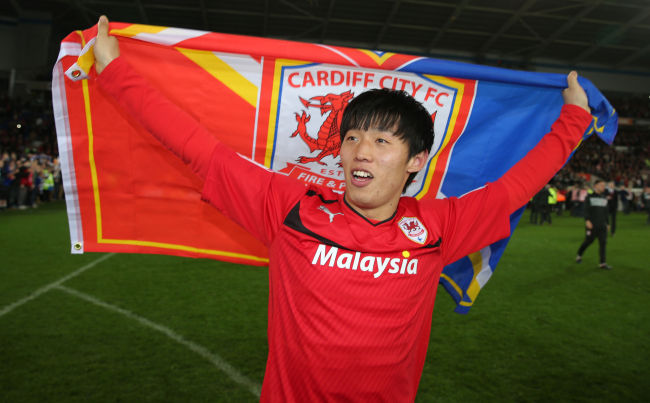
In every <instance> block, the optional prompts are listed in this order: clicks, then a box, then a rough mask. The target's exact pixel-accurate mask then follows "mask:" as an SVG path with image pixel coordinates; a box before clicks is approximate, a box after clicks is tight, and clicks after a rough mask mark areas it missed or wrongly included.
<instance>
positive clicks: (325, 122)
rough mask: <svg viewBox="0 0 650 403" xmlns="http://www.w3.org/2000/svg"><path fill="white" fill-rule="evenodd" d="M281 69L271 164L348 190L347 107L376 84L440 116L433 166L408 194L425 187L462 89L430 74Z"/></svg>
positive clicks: (330, 68)
mask: <svg viewBox="0 0 650 403" xmlns="http://www.w3.org/2000/svg"><path fill="white" fill-rule="evenodd" d="M278 70H279V73H277V74H276V77H277V80H278V82H279V85H276V86H275V87H276V88H277V93H276V94H274V96H273V97H272V98H273V100H274V102H272V106H271V109H272V110H271V119H270V120H271V122H273V124H271V125H270V127H269V128H270V133H269V135H270V136H272V139H273V141H272V143H273V151H272V155H271V158H270V161H268V162H267V163H268V165H269V167H270V168H271V169H273V170H276V171H280V172H283V173H285V174H287V175H289V176H291V177H294V178H297V179H300V180H302V181H304V182H306V183H311V184H314V185H318V186H326V187H329V188H331V189H333V190H336V191H341V192H342V191H344V190H345V181H344V178H343V169H342V168H341V164H340V157H339V149H340V147H341V133H340V131H339V126H340V123H341V118H342V116H343V111H344V110H345V108H346V107H347V105H348V104H349V102H350V101H351V100H352V99H353V98H354V97H355V96H357V95H359V94H361V93H363V92H365V91H367V90H370V89H373V88H390V89H397V90H403V91H405V92H407V93H408V94H410V95H412V96H413V97H414V98H416V99H417V100H418V101H420V102H422V104H423V105H424V106H425V108H426V109H427V111H428V112H429V113H430V114H431V117H432V119H433V120H434V130H435V133H436V137H435V142H434V145H433V147H432V150H431V153H430V156H429V161H428V163H427V169H424V170H422V171H421V172H420V173H419V174H418V176H416V178H415V180H414V182H415V183H414V184H413V185H411V186H410V188H409V190H408V193H407V194H408V195H411V196H414V195H417V194H419V193H421V192H422V190H423V188H424V184H425V182H426V178H427V175H429V176H431V175H432V173H433V170H430V169H429V168H430V165H431V162H432V160H434V157H435V155H436V153H437V151H438V150H439V149H440V148H441V146H442V145H443V144H447V142H445V139H446V138H448V137H449V132H450V128H451V127H453V123H454V122H453V121H452V115H453V112H454V110H455V109H457V108H455V106H457V105H456V103H457V99H458V89H457V88H454V87H453V86H449V85H445V84H444V83H442V82H440V81H437V80H435V78H432V77H427V76H426V75H420V74H414V73H406V72H399V71H386V70H373V69H359V68H354V67H347V66H331V65H324V64H313V63H311V64H298V65H296V64H285V65H281V66H279V69H278Z"/></svg>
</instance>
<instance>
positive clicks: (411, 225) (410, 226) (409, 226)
mask: <svg viewBox="0 0 650 403" xmlns="http://www.w3.org/2000/svg"><path fill="white" fill-rule="evenodd" d="M402 227H403V228H404V229H405V230H406V231H408V232H414V231H418V230H419V229H420V223H419V222H417V221H407V222H404V223H402Z"/></svg>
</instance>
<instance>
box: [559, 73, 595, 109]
mask: <svg viewBox="0 0 650 403" xmlns="http://www.w3.org/2000/svg"><path fill="white" fill-rule="evenodd" d="M566 81H567V84H568V87H567V88H565V89H564V90H563V91H562V97H563V98H564V103H565V104H569V105H577V106H579V107H581V108H582V109H584V110H586V111H587V112H589V113H591V109H590V108H589V99H588V98H587V93H586V92H585V90H584V88H582V86H581V85H580V83H579V82H578V73H577V72H576V71H575V70H574V71H572V72H570V73H569V75H568V76H567V78H566Z"/></svg>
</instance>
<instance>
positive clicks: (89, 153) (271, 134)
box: [52, 23, 617, 312]
mask: <svg viewBox="0 0 650 403" xmlns="http://www.w3.org/2000/svg"><path fill="white" fill-rule="evenodd" d="M96 32H97V30H96V27H94V28H91V29H88V30H86V31H76V32H73V33H72V34H70V35H69V36H68V37H67V38H65V39H64V40H63V41H62V43H61V51H60V54H59V57H58V60H57V63H56V65H55V67H54V73H53V83H52V94H53V95H52V96H53V100H54V109H55V115H56V128H57V133H58V142H59V152H60V157H61V161H62V167H63V174H64V186H65V192H66V203H67V210H68V220H69V224H70V238H71V247H72V253H83V252H85V251H91V252H136V253H161V254H172V255H183V256H193V257H207V258H213V259H219V260H225V261H231V262H237V263H247V264H253V265H264V264H266V263H267V262H268V255H267V251H266V249H265V247H264V246H263V245H262V244H261V243H260V242H259V241H257V240H256V239H254V238H253V237H251V236H250V235H249V234H248V233H246V232H245V231H244V230H243V229H241V228H240V227H238V226H237V225H236V224H234V223H233V222H231V221H229V220H228V219H226V218H225V217H223V216H222V215H221V214H220V213H219V212H218V211H216V210H215V209H214V208H212V207H210V206H208V205H206V204H205V203H202V202H201V200H200V191H201V185H202V184H201V181H200V180H199V179H198V178H196V177H195V176H194V175H193V174H192V173H191V171H190V169H189V168H188V167H186V166H185V165H184V164H183V163H182V162H181V161H180V160H179V159H178V158H176V157H175V156H173V154H172V153H171V152H170V151H168V150H167V149H165V148H164V147H163V146H162V145H161V144H159V143H158V142H157V141H156V140H155V139H154V138H153V137H152V136H151V135H150V134H148V133H147V132H146V131H145V130H144V129H143V128H142V127H141V126H140V125H139V124H138V123H137V122H135V121H134V120H133V119H132V118H130V117H129V115H128V113H125V111H123V110H122V109H121V108H120V107H119V106H118V105H115V104H114V102H113V101H112V100H111V99H109V98H107V97H106V96H105V95H104V94H103V93H102V92H101V91H100V90H99V89H98V88H97V85H96V84H95V82H94V81H93V80H92V77H91V76H92V75H93V74H94V69H92V64H93V62H94V60H93V55H92V45H93V43H94V37H95V36H96ZM111 34H112V35H115V36H116V37H117V38H118V40H119V43H120V50H121V54H122V57H124V58H125V59H127V60H128V62H129V63H130V64H131V65H132V66H133V67H134V68H135V70H137V71H138V72H139V73H140V74H142V75H143V76H144V77H146V78H147V79H148V80H149V81H150V82H151V84H152V85H154V86H155V87H157V88H158V89H159V90H160V91H162V92H163V93H164V94H165V95H166V96H167V97H169V98H170V99H171V100H172V102H174V103H176V104H177V105H179V106H180V107H181V108H183V109H184V110H186V111H187V112H189V113H190V114H191V115H192V116H194V117H195V118H196V119H197V120H198V121H199V122H201V124H202V125H204V126H205V127H206V128H207V129H208V130H209V131H210V132H212V133H214V135H215V136H216V137H217V138H218V139H219V140H220V141H222V142H224V143H226V144H228V145H229V146H230V147H232V148H233V149H234V150H235V151H237V152H239V153H241V154H243V155H245V156H247V157H249V158H251V159H252V160H253V161H256V162H258V163H259V164H262V165H264V166H266V167H269V168H270V169H273V170H276V171H279V172H282V173H284V174H286V175H288V176H290V177H293V178H296V179H297V180H301V181H305V182H308V183H314V184H318V185H322V186H327V187H330V188H332V189H335V190H337V191H341V192H343V191H344V190H345V182H344V180H343V171H342V169H341V167H340V166H339V156H338V153H339V145H340V139H339V121H340V117H341V113H342V110H343V109H344V108H345V106H346V105H347V103H348V102H349V101H350V100H351V99H352V98H353V97H354V96H356V95H358V94H360V93H361V92H363V91H365V90H367V89H370V88H380V87H384V88H393V89H400V90H404V91H406V92H408V93H409V94H411V95H413V96H414V97H415V98H416V99H418V100H419V101H421V102H422V103H423V104H424V105H425V107H426V108H427V109H428V111H429V112H430V113H431V116H432V118H433V119H434V129H435V142H434V145H433V149H432V152H431V154H430V159H429V161H428V163H427V165H426V168H425V169H424V170H423V171H422V172H420V173H419V174H418V176H417V177H416V179H415V182H414V183H413V184H412V185H411V186H410V188H409V190H408V193H407V194H408V195H409V196H414V197H416V198H418V199H423V198H436V197H438V198H439V197H446V196H459V195H462V194H464V193H467V192H469V191H471V190H473V189H475V188H478V187H480V186H483V185H484V184H485V183H486V182H488V181H494V180H496V179H497V178H499V177H500V176H501V175H502V174H503V173H504V172H506V170H508V168H510V167H511V166H512V165H513V164H515V163H516V162H517V161H518V160H519V159H520V158H522V157H523V156H524V155H525V154H526V153H527V152H528V150H530V149H531V148H532V147H534V145H535V144H536V143H537V142H538V141H539V140H540V139H541V137H542V136H543V135H544V134H545V133H546V132H547V131H548V130H549V128H550V126H551V124H552V122H553V121H554V120H555V119H556V118H557V116H558V115H559V111H560V108H561V106H562V103H563V101H562V96H561V89H562V88H564V87H565V86H566V76H565V75H559V74H543V73H531V72H521V71H512V70H506V69H500V68H494V67H485V66H476V65H470V64H465V63H458V62H451V61H443V60H436V59H431V58H427V57H419V56H409V55H404V54H396V53H389V52H378V51H370V50H364V49H351V48H344V47H335V46H326V45H319V44H308V43H298V42H290V41H280V40H272V39H263V38H254V37H245V36H237V35H226V34H218V33H212V32H204V31H196V30H188V29H178V28H167V27H156V26H148V25H137V24H125V23H111ZM89 76H90V79H89ZM580 82H581V84H582V86H583V87H584V88H585V89H586V91H587V93H588V96H589V101H590V106H591V108H592V114H593V116H594V121H593V123H592V125H591V127H590V128H589V130H588V132H587V133H586V135H590V134H592V133H597V134H598V135H599V136H600V137H601V138H602V139H604V140H605V141H606V142H608V143H611V142H612V141H613V138H614V135H615V132H616V128H617V117H616V114H615V112H614V110H613V109H612V107H611V105H610V104H609V103H608V102H607V100H606V99H605V98H604V97H603V96H602V94H601V93H600V92H599V91H598V90H597V89H596V88H595V87H594V86H593V85H592V84H591V83H590V82H589V81H588V80H585V79H583V78H581V81H580ZM241 180H242V181H246V178H245V177H242V178H241ZM522 211H523V208H522V209H520V210H519V211H518V212H516V213H514V214H513V215H512V218H511V223H512V224H511V225H512V229H513V230H514V227H515V226H516V223H517V221H518V220H519V218H520V216H521V213H522ZM507 242H508V240H507V239H506V240H502V241H500V242H497V243H495V244H493V245H491V246H489V247H486V248H484V249H483V250H480V251H476V253H473V254H471V255H469V256H467V257H465V258H463V259H461V260H459V261H457V262H455V263H454V264H452V265H450V266H448V267H446V268H445V270H444V272H443V274H442V277H441V283H442V284H443V285H444V287H445V288H446V290H447V291H448V292H449V293H450V294H451V295H452V297H453V298H454V299H455V300H456V303H457V308H456V311H457V312H467V310H468V309H469V308H470V307H471V305H472V304H473V302H474V301H475V299H476V296H477V295H478V293H479V291H480V290H481V288H482V287H483V286H484V285H485V283H486V282H487V280H488V279H489V278H490V276H491V275H492V272H493V271H494V268H495V267H496V264H497V262H498V260H499V258H500V257H501V255H502V253H503V251H504V249H505V246H506V244H507Z"/></svg>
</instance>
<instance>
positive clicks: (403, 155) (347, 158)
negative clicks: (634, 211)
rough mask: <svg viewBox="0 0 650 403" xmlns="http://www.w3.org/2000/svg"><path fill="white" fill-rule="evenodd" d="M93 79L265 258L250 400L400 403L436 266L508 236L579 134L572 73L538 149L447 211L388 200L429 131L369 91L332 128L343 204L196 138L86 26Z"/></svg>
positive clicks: (425, 339) (407, 102)
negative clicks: (259, 341)
mask: <svg viewBox="0 0 650 403" xmlns="http://www.w3.org/2000/svg"><path fill="white" fill-rule="evenodd" d="M94 53H95V59H96V65H95V67H96V71H97V73H98V77H97V80H96V83H97V85H98V86H99V88H100V89H101V90H102V91H103V92H105V93H106V94H107V95H108V96H110V97H112V98H113V99H114V100H115V101H116V102H117V103H118V104H119V105H120V106H121V107H122V108H123V109H124V110H125V111H126V112H128V113H130V114H131V115H132V116H133V117H134V118H135V119H136V120H137V121H139V122H140V123H141V124H142V125H143V126H144V127H145V128H146V129H147V130H148V131H149V132H150V133H151V134H153V135H154V137H156V138H157V139H158V140H160V141H161V142H162V143H163V144H164V145H165V146H166V147H168V148H169V149H170V150H171V151H172V152H174V153H175V154H176V155H177V156H179V157H180V158H182V159H183V160H184V161H185V162H186V163H187V164H189V165H190V167H191V168H192V170H193V171H194V172H195V173H196V174H197V175H198V176H199V177H200V178H202V179H203V180H204V188H203V192H202V197H203V199H204V200H205V201H207V202H209V203H210V204H212V205H213V206H214V207H216V208H217V209H219V210H220V211H222V212H223V213H224V214H226V215H227V216H228V217H230V218H231V219H232V220H234V221H235V222H237V223H239V224H240V225H241V226H242V227H244V228H245V229H246V230H247V231H249V232H251V234H253V235H254V236H256V237H258V238H259V239H260V240H261V241H262V242H264V243H265V244H266V245H267V246H268V248H269V256H270V259H269V288H270V293H269V323H268V343H269V356H268V359H267V366H266V371H265V375H264V382H263V385H262V393H261V400H263V401H271V400H275V401H282V402H285V401H297V402H308V401H360V402H370V401H390V402H397V401H413V400H414V398H415V394H416V392H417V388H418V383H419V380H420V376H421V374H422V369H423V366H424V360H425V357H426V350H427V348H428V344H429V336H430V328H431V316H432V312H433V306H434V301H435V295H436V290H437V288H438V287H437V285H438V281H439V279H440V275H441V273H442V269H443V267H444V266H445V265H446V264H449V263H451V262H454V261H456V260H458V259H459V258H461V257H463V256H466V255H467V254H468V253H471V252H474V251H476V250H479V249H480V248H482V247H484V246H487V245H489V244H491V243H493V242H495V241H497V240H499V239H502V238H504V237H506V236H508V235H509V233H510V220H509V217H510V214H511V213H512V212H513V211H515V210H517V209H518V208H520V207H521V206H523V205H524V204H525V203H526V202H527V201H528V199H530V197H531V196H532V195H533V194H535V193H536V192H537V191H538V190H539V189H540V188H542V187H543V186H544V184H546V183H547V182H548V180H549V179H550V178H551V177H552V176H553V175H554V174H555V173H556V172H557V170H559V169H560V168H561V167H562V165H563V164H564V162H565V161H566V159H567V158H568V156H569V155H570V153H571V152H572V150H573V149H574V148H575V146H576V145H577V143H578V142H579V141H580V139H581V138H582V134H583V133H584V131H585V129H586V128H587V127H588V126H589V124H590V123H591V121H592V117H591V115H590V114H589V113H588V112H589V106H588V100H587V96H586V94H585V92H584V90H583V89H582V87H580V85H579V84H578V79H577V73H575V72H572V73H570V74H569V76H568V78H567V81H568V88H567V89H566V90H564V92H563V97H564V101H565V105H564V106H563V107H562V111H561V114H560V117H559V119H558V120H557V121H556V122H555V123H554V124H553V126H552V128H551V132H550V133H548V134H547V135H546V136H545V137H544V138H543V139H542V140H541V141H540V143H539V144H538V145H537V146H536V147H535V148H534V149H533V150H531V151H530V152H529V153H528V155H526V157H524V158H523V159H522V160H521V161H519V162H518V163H517V164H516V165H515V166H514V167H513V168H511V169H510V170H509V171H508V172H507V173H506V174H505V175H504V176H503V177H502V178H500V179H499V180H497V181H495V182H493V183H488V184H486V186H484V187H482V188H480V189H477V190H475V191H473V192H469V193H468V194H466V195H464V196H462V197H460V198H455V197H452V198H447V199H435V200H423V201H418V200H416V199H414V198H412V197H402V192H403V190H404V189H405V186H406V185H407V183H409V181H410V179H409V178H411V177H412V176H413V175H414V174H415V173H417V172H418V171H419V170H421V169H422V168H423V167H424V166H425V164H426V161H427V159H428V153H429V148H430V147H431V144H432V140H433V139H432V136H433V122H432V121H431V118H430V116H429V114H428V112H427V111H426V110H425V108H424V107H423V106H422V105H421V104H419V103H418V102H417V101H415V100H414V99H413V98H411V97H409V96H408V95H406V94H404V93H403V92H398V91H389V90H371V91H368V92H366V93H363V94H361V95H359V96H358V97H357V98H355V99H354V100H352V101H351V102H350V104H349V106H348V107H347V109H346V111H345V113H344V116H343V119H342V122H341V135H342V142H341V150H340V155H341V164H342V168H343V171H344V176H345V183H346V191H345V194H344V195H341V194H338V193H336V192H333V191H332V190H331V189H328V188H321V187H318V186H315V185H305V184H303V183H301V182H298V181H296V180H293V179H291V178H289V177H287V176H284V175H282V174H278V173H275V172H271V171H269V170H267V169H265V168H263V167H260V166H258V165H256V164H254V163H252V162H251V161H249V160H247V159H246V158H245V157H242V156H241V155H238V154H236V153H234V152H233V151H232V150H230V149H229V148H228V147H226V146H225V145H223V144H222V143H220V142H219V141H217V140H216V138H215V137H214V136H213V135H211V134H210V133H208V132H207V131H206V130H205V129H204V128H203V127H201V126H200V125H199V124H198V123H197V122H196V121H195V120H194V119H193V118H192V117H191V116H190V115H189V114H188V113H186V112H185V111H183V110H181V109H179V108H178V107H176V106H175V105H174V104H172V103H171V102H169V100H167V99H166V98H165V97H164V96H162V94H160V92H158V91H157V90H155V89H154V88H152V87H151V86H150V85H149V84H148V83H147V82H146V80H145V79H143V78H142V77H141V76H139V75H138V74H137V73H136V72H135V71H133V69H132V68H131V67H130V66H129V65H128V62H127V61H126V60H125V59H124V58H122V57H119V47H118V44H117V40H116V39H115V38H114V37H110V36H109V35H108V20H107V19H106V18H105V17H102V18H100V21H99V24H98V36H97V41H96V43H95V47H94Z"/></svg>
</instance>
